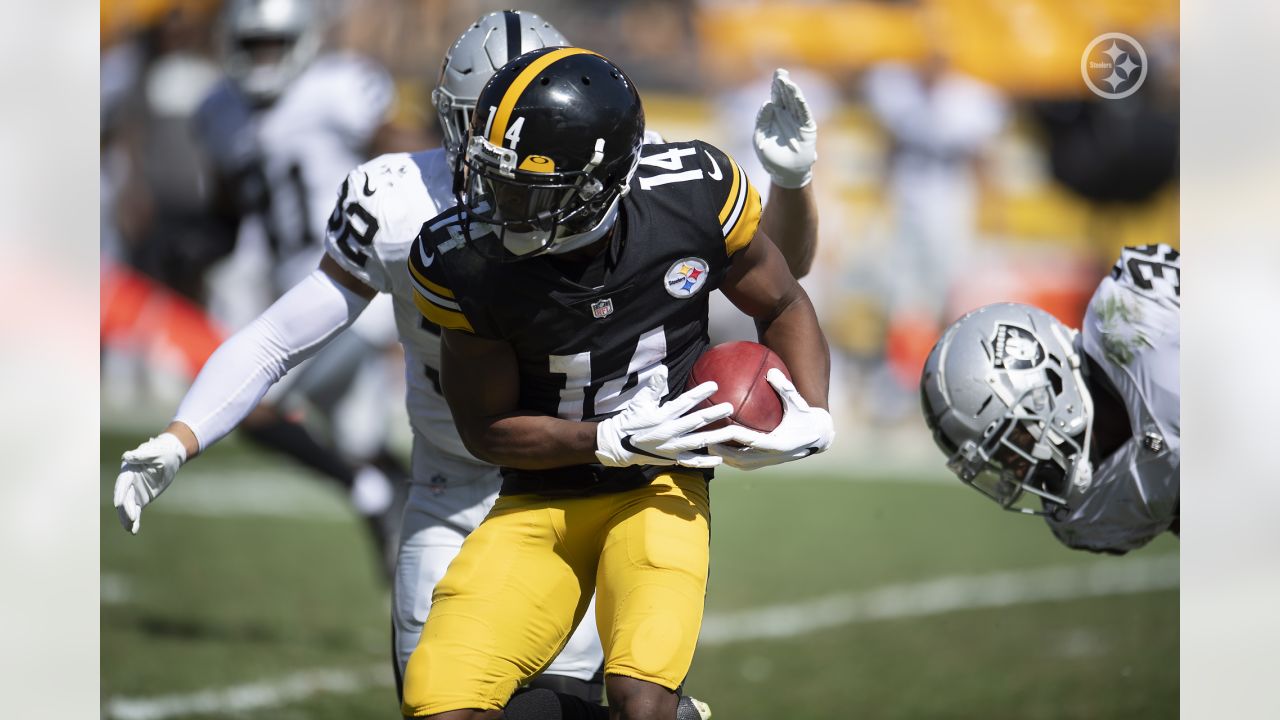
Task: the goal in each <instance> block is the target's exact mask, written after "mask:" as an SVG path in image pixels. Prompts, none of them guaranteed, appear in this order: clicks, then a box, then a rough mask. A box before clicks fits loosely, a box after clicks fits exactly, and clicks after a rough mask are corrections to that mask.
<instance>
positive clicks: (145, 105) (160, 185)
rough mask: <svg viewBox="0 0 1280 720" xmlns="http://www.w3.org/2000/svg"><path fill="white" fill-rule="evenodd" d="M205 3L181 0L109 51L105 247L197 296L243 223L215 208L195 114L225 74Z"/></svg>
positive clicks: (104, 91) (104, 96) (104, 114)
mask: <svg viewBox="0 0 1280 720" xmlns="http://www.w3.org/2000/svg"><path fill="white" fill-rule="evenodd" d="M203 8H204V5H203V4H193V5H191V6H186V5H177V6H175V7H174V8H173V9H171V10H169V11H167V12H165V13H163V14H161V15H159V16H158V18H157V21H156V23H155V24H154V25H150V26H146V27H143V28H142V29H140V30H139V31H138V32H137V33H136V34H135V35H134V36H133V37H131V38H128V39H126V40H124V41H122V42H120V43H118V44H116V45H114V46H112V47H110V48H108V49H107V50H106V51H105V52H104V54H103V57H102V71H101V77H102V96H101V97H102V114H101V120H102V145H103V162H102V179H103V190H102V192H103V224H104V226H105V229H106V232H104V233H103V240H104V248H105V249H107V250H108V251H109V252H111V253H113V254H117V255H118V256H119V257H121V258H122V259H124V260H126V261H127V262H129V263H130V264H132V265H133V266H135V267H137V268H139V269H140V270H142V271H143V272H145V273H147V274H148V275H150V276H152V277H154V278H156V279H157V280H160V281H161V282H164V283H165V284H167V285H169V286H170V287H173V288H174V289H176V290H178V291H179V292H181V293H182V294H184V295H186V296H187V297H190V298H193V299H199V298H201V297H202V294H203V293H202V290H201V282H200V281H201V277H202V274H203V271H204V269H205V267H207V266H208V264H209V263H210V262H212V261H213V260H215V259H217V258H218V257H221V256H223V255H225V254H226V253H227V252H229V251H230V249H231V243H232V241H233V238H234V235H233V231H234V226H233V225H231V224H230V223H228V222H227V221H226V220H225V219H223V218H220V217H219V216H217V215H216V214H214V213H212V212H211V208H212V206H213V202H214V194H213V183H212V174H211V168H210V166H209V163H208V160H207V158H206V157H205V155H204V154H203V151H202V150H201V149H200V147H199V145H198V143H197V142H196V139H195V138H194V137H193V135H192V134H191V130H190V123H191V118H192V116H193V114H194V113H195V110H196V107H197V106H198V105H199V103H200V100H201V98H202V97H203V96H204V94H205V92H207V91H208V89H209V88H210V87H211V86H212V85H213V83H214V82H216V81H217V78H218V69H217V66H216V65H215V64H214V63H213V61H212V60H211V59H210V58H209V43H208V37H207V35H208V33H207V30H206V28H207V26H208V24H209V21H210V16H209V14H208V12H207V11H206V10H205V9H203Z"/></svg>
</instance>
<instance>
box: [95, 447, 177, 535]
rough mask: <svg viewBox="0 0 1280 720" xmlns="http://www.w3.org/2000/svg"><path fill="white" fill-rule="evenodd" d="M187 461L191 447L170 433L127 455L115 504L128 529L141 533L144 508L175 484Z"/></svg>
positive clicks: (121, 467)
mask: <svg viewBox="0 0 1280 720" xmlns="http://www.w3.org/2000/svg"><path fill="white" fill-rule="evenodd" d="M186 461H187V449H186V448H185V447H183V446H182V441H180V440H178V438H177V437H175V436H174V435H171V434H169V433H161V434H160V435H159V436H158V437H153V438H151V439H150V440H148V441H146V442H144V443H142V444H141V445H139V446H138V447H136V448H134V449H132V450H130V451H128V452H126V453H125V454H124V456H123V457H122V458H121V463H120V474H119V475H118V476H117V477H116V491H115V497H114V500H113V501H112V504H114V505H115V506H116V513H117V514H118V515H119V516H120V524H121V525H123V526H124V529H125V530H128V531H129V532H131V533H133V534H134V535H137V534H138V529H139V528H140V527H142V508H144V507H146V506H147V504H148V503H150V502H151V501H152V500H155V499H156V497H158V496H159V495H160V493H162V492H164V490H165V488H167V487H169V485H170V484H171V483H173V477H174V475H177V474H178V468H179V467H181V466H182V463H184V462H186Z"/></svg>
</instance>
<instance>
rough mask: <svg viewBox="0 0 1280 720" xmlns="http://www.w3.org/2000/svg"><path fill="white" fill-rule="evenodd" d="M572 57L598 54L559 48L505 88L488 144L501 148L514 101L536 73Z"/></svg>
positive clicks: (544, 56) (531, 66) (576, 49)
mask: <svg viewBox="0 0 1280 720" xmlns="http://www.w3.org/2000/svg"><path fill="white" fill-rule="evenodd" d="M573 55H599V53H594V52H591V51H590V50H583V49H582V48H560V49H559V50H553V51H551V52H549V53H547V54H546V55H543V56H542V57H540V58H538V59H537V60H534V61H533V62H531V63H529V67H526V68H525V69H524V70H521V71H520V74H519V75H517V76H516V79H515V80H514V81H512V83H511V85H510V86H509V87H508V88H507V92H506V93H504V94H503V95H502V102H500V103H498V111H497V113H495V114H494V117H493V126H492V127H491V128H490V131H489V142H491V143H493V144H494V145H497V146H498V147H502V136H503V135H505V134H506V133H507V123H509V122H511V111H512V110H514V109H515V107H516V101H517V100H519V99H520V96H521V95H522V94H523V93H524V89H525V88H527V87H529V83H531V82H533V79H534V78H536V77H537V76H538V73H540V72H542V71H543V70H546V69H547V68H548V67H549V66H550V65H551V64H552V63H554V62H556V61H558V60H563V59H564V58H567V57H571V56H573Z"/></svg>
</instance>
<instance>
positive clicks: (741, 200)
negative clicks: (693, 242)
mask: <svg viewBox="0 0 1280 720" xmlns="http://www.w3.org/2000/svg"><path fill="white" fill-rule="evenodd" d="M730 162H732V161H730ZM733 186H734V189H735V190H736V191H737V194H736V196H735V197H734V198H733V212H731V213H729V219H728V220H722V222H723V223H724V225H722V226H721V228H720V230H721V232H723V233H724V235H725V237H728V236H729V231H730V230H732V229H733V226H734V224H735V223H737V222H738V216H739V215H741V214H742V206H743V205H744V204H745V203H746V199H747V179H746V178H745V177H743V176H742V170H741V168H739V167H738V164H737V163H733ZM726 207H727V205H726ZM723 217H724V214H723V211H722V212H721V218H723Z"/></svg>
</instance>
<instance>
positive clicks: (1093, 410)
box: [920, 245, 1182, 554]
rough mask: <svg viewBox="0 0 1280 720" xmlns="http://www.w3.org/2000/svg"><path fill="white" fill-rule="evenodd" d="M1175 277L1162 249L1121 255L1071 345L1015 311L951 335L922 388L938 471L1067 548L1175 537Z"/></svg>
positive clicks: (1039, 320)
mask: <svg viewBox="0 0 1280 720" xmlns="http://www.w3.org/2000/svg"><path fill="white" fill-rule="evenodd" d="M1180 273H1181V263H1180V261H1179V259H1178V251H1177V250H1174V249H1173V248H1171V247H1169V246H1167V245H1146V246H1143V247H1131V248H1125V249H1124V250H1123V251H1122V252H1121V254H1120V259H1119V260H1118V261H1117V262H1116V264H1115V267H1114V268H1112V270H1111V274H1110V275H1109V276H1108V277H1107V278H1105V279H1104V280H1103V281H1102V284H1101V285H1099V286H1098V289H1097V291H1096V292H1095V293H1094V295H1093V298H1092V299H1091V300H1090V301H1089V306H1088V309H1087V311H1086V313H1085V317H1084V327H1083V328H1082V329H1081V330H1080V331H1076V330H1073V329H1071V328H1068V327H1066V326H1064V325H1063V324H1062V323H1061V322H1059V321H1058V320H1057V319H1055V318H1054V317H1053V316H1052V315H1050V314H1049V313H1046V312H1044V311H1043V310H1040V309H1039V308H1035V307H1031V306H1028V305H1020V304H1015V303H1000V304H996V305H988V306H987V307H984V308H980V309H978V310H975V311H973V312H971V313H969V314H968V315H965V316H964V317H962V318H960V319H959V320H957V321H956V322H955V323H954V324H952V325H951V326H950V327H949V328H948V329H947V330H946V332H945V333H944V334H943V335H942V339H941V340H939V341H938V343H937V345H935V346H934V348H933V351H932V352H931V353H930V354H929V358H928V360H927V362H926V363H925V368H924V373H923V376H922V378H921V381H920V397H921V403H922V405H923V409H924V417H925V421H926V422H927V423H928V425H929V428H930V429H931V430H932V431H933V437H934V441H935V442H937V444H938V447H939V448H941V449H942V452H943V453H944V454H946V456H947V467H949V468H951V470H952V471H954V472H955V473H956V475H958V476H959V477H960V480H961V481H962V482H964V483H965V484H966V485H968V486H970V487H972V488H974V489H975V490H978V491H979V492H981V493H982V494H983V495H985V496H986V497H988V498H990V499H992V500H994V501H996V503H998V504H999V505H1000V506H1001V507H1003V508H1004V509H1006V510H1013V511H1017V512H1021V513H1026V514H1031V515H1040V516H1042V517H1043V518H1044V519H1045V522H1046V523H1048V525H1049V529H1050V530H1051V531H1052V532H1053V534H1054V536H1055V537H1057V538H1058V540H1060V541H1061V542H1062V543H1063V544H1064V545H1066V546H1067V547H1071V548H1076V549H1081V550H1091V551H1094V552H1106V553H1113V554H1123V553H1125V552H1128V551H1130V550H1133V549H1135V548H1139V547H1142V546H1143V545H1145V544H1147V543H1148V542H1150V541H1151V539H1152V538H1154V537H1156V536H1157V535H1159V534H1161V533H1163V532H1165V531H1166V530H1168V531H1171V532H1173V533H1174V534H1175V535H1176V534H1177V533H1178V487H1179V486H1178V469H1179V467H1180V464H1181V462H1180V461H1181V448H1182V443H1181V432H1180V428H1181V423H1180V421H1179V417H1180V415H1179V393H1178V364H1179V350H1180V348H1181V335H1180V332H1179V323H1178V320H1179V316H1180V314H1181V313H1180V308H1181V303H1180V292H1181V278H1180Z"/></svg>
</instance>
